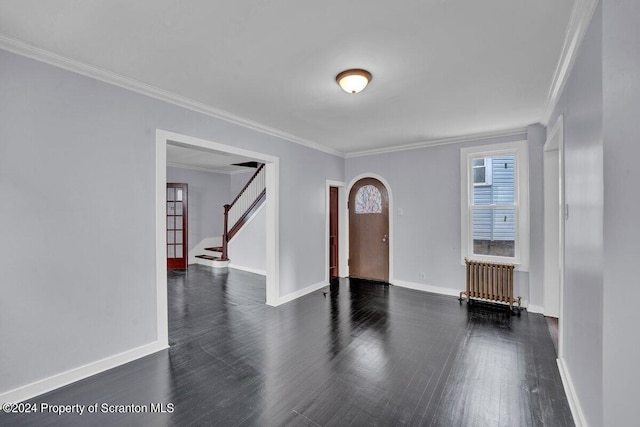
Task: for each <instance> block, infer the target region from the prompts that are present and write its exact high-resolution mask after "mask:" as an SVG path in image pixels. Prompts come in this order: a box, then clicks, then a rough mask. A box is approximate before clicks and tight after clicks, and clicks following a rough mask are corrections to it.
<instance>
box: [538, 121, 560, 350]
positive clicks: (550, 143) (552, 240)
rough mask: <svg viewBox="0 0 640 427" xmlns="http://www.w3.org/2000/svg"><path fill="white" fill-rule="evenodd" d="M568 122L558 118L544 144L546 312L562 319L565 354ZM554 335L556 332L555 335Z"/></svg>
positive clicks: (557, 323) (557, 326) (557, 327)
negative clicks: (565, 156)
mask: <svg viewBox="0 0 640 427" xmlns="http://www.w3.org/2000/svg"><path fill="white" fill-rule="evenodd" d="M563 139H564V121H563V117H562V116H560V117H558V120H557V122H556V124H555V125H554V126H553V129H552V130H551V132H550V133H549V134H548V137H547V141H546V142H545V144H544V293H543V308H544V311H543V314H544V315H545V316H547V317H549V318H555V319H558V321H557V322H552V323H554V324H555V325H556V329H557V343H555V344H556V347H557V352H558V357H561V355H562V348H563V334H562V289H563V278H564V217H565V214H564V212H565V207H564V160H563V155H564V153H563V150H564V141H563ZM552 336H553V335H552Z"/></svg>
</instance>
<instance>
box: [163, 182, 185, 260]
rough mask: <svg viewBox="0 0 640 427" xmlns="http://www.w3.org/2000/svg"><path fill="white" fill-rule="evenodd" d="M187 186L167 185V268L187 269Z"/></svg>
mask: <svg viewBox="0 0 640 427" xmlns="http://www.w3.org/2000/svg"><path fill="white" fill-rule="evenodd" d="M187 197H188V186H187V184H176V183H168V184H167V268H168V269H169V270H178V269H179V270H184V269H186V268H187V262H188V257H189V254H188V252H189V246H188V244H187V225H188V224H187V217H188V212H187Z"/></svg>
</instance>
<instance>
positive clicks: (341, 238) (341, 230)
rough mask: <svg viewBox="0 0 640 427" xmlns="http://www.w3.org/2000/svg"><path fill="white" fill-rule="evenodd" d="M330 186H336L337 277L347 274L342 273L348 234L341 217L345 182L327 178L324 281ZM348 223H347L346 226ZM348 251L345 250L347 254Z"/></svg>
mask: <svg viewBox="0 0 640 427" xmlns="http://www.w3.org/2000/svg"><path fill="white" fill-rule="evenodd" d="M331 187H337V188H338V272H339V273H338V277H347V276H348V274H344V273H345V272H346V271H347V257H345V256H343V255H344V251H345V248H348V246H347V244H348V242H347V241H348V238H347V236H348V234H346V233H345V230H347V231H348V229H347V228H345V222H344V219H343V216H344V212H346V210H347V198H346V197H347V196H346V195H345V184H344V182H342V181H332V180H330V179H328V180H327V183H326V189H325V218H326V220H325V233H324V235H325V251H324V253H325V263H324V271H325V276H324V281H325V282H326V283H329V279H330V278H329V245H330V243H329V231H330V230H329V217H330V215H331V212H330V203H329V202H330V200H329V199H330V197H329V192H330V188H331ZM348 226H349V225H348V224H347V225H346V227H348ZM348 253H349V252H348V251H347V254H348Z"/></svg>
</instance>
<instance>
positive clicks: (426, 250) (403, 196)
mask: <svg viewBox="0 0 640 427" xmlns="http://www.w3.org/2000/svg"><path fill="white" fill-rule="evenodd" d="M526 139H529V156H530V163H531V167H530V178H529V181H530V183H529V185H530V204H531V205H533V204H534V202H535V203H536V206H535V207H532V208H531V219H530V224H531V260H530V266H531V269H533V268H536V269H540V268H541V266H542V265H543V260H542V238H543V236H542V221H543V218H542V216H543V211H542V184H543V180H542V177H543V171H542V148H543V145H544V140H545V129H544V127H542V126H539V125H534V126H529V128H528V130H527V133H526V134H525V133H523V134H520V135H514V136H510V137H500V138H489V139H483V140H478V141H470V142H465V143H455V144H446V145H438V146H433V147H424V148H418V149H413V150H405V151H395V152H389V153H383V154H375V155H369V156H362V157H353V158H348V159H347V161H346V182H350V181H351V180H352V179H353V178H354V177H356V176H358V175H360V174H364V173H375V174H378V175H380V176H382V177H383V178H384V179H386V180H387V181H388V183H389V185H390V187H391V188H390V190H391V192H392V194H393V203H394V212H391V213H390V220H391V221H393V222H394V228H393V232H394V236H392V242H393V250H394V280H395V281H401V282H409V283H411V284H417V285H418V286H416V287H418V288H419V287H420V286H425V289H426V287H427V286H429V287H438V288H444V291H445V292H450V293H455V292H456V291H457V292H459V291H461V290H464V286H465V283H464V266H463V265H462V264H461V262H460V253H461V252H460V148H462V147H468V146H474V145H488V144H495V143H501V142H509V141H522V140H526ZM399 209H402V210H403V212H404V214H403V215H402V216H400V215H398V210H399ZM421 272H424V273H425V278H424V279H422V278H421V276H420V273H421ZM530 280H535V282H534V283H535V284H534V285H532V287H533V286H535V289H533V291H532V292H530V290H529V287H530V286H529V282H530ZM541 287H542V270H536V271H535V272H533V273H531V274H529V273H527V272H517V273H516V295H520V296H522V297H523V298H524V299H526V300H529V299H530V294H531V298H535V299H533V300H532V301H531V303H532V304H535V305H542V290H541Z"/></svg>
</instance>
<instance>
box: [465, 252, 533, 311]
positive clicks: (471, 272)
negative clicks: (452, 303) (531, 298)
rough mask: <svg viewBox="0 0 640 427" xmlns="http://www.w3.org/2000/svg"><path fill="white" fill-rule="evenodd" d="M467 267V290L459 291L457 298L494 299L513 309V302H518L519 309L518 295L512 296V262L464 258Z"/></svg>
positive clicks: (519, 300)
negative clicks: (503, 262)
mask: <svg viewBox="0 0 640 427" xmlns="http://www.w3.org/2000/svg"><path fill="white" fill-rule="evenodd" d="M464 261H465V263H466V265H467V269H466V276H467V290H466V291H462V292H460V298H459V300H460V301H461V302H462V299H463V295H465V296H466V299H467V303H468V302H469V300H470V299H471V298H474V299H481V300H487V301H495V302H501V303H507V304H509V307H510V308H511V309H513V303H516V302H517V303H518V310H520V303H521V298H520V297H514V296H513V269H514V267H515V266H514V265H513V264H500V263H494V262H487V261H474V260H471V259H468V258H465V259H464Z"/></svg>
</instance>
